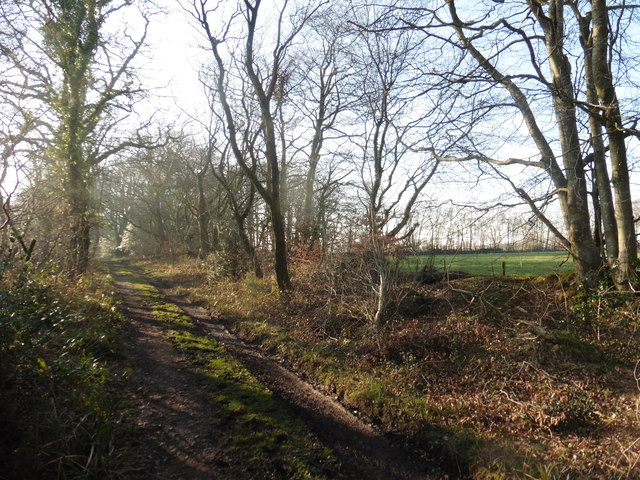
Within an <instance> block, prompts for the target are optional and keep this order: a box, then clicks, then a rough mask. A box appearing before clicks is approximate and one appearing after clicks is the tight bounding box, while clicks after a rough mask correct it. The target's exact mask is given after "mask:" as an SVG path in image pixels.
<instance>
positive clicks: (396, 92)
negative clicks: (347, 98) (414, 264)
mask: <svg viewBox="0 0 640 480" xmlns="http://www.w3.org/2000/svg"><path fill="white" fill-rule="evenodd" d="M375 13H376V9H375V8H371V9H370V8H369V7H367V6H364V7H360V8H359V9H357V10H356V23H358V24H361V25H362V24H371V22H370V21H369V18H370V17H369V16H371V15H375ZM387 26H388V25H383V24H381V23H380V21H377V22H376V30H375V31H372V30H371V29H369V30H368V31H367V30H361V31H360V32H359V33H358V35H357V37H358V40H359V41H358V43H357V44H354V45H358V46H360V48H359V49H357V52H358V53H357V54H356V55H357V56H358V57H359V62H360V63H359V71H358V75H357V78H359V79H360V80H361V82H362V83H361V84H360V90H361V91H362V92H363V94H362V97H361V98H360V101H359V103H360V108H358V109H357V110H356V115H357V118H358V119H361V120H360V125H359V126H360V128H361V129H362V130H361V132H362V135H361V137H360V138H359V139H356V140H355V142H356V143H357V144H358V151H357V157H356V158H357V159H358V160H357V162H358V166H357V170H358V171H359V176H360V184H359V185H358V186H359V188H361V189H362V192H363V195H362V197H361V201H362V202H363V204H364V207H365V210H366V225H367V230H368V231H367V237H366V243H367V248H368V249H369V250H370V252H369V253H370V257H371V262H372V264H373V267H374V270H375V274H376V276H377V279H376V283H377V287H376V296H377V307H376V311H375V314H374V318H373V322H374V325H375V326H376V328H381V327H382V326H383V323H384V320H385V315H386V313H387V309H388V306H389V303H390V299H389V295H390V293H391V286H392V276H393V268H394V265H393V262H391V261H390V260H389V257H390V256H391V255H392V254H393V253H394V252H393V246H394V245H395V244H396V243H397V241H398V240H402V239H405V238H408V236H409V235H411V233H412V231H413V229H414V228H415V225H412V224H411V219H412V213H413V208H414V205H415V204H416V201H417V200H418V199H419V197H420V195H421V194H422V192H423V191H424V189H425V187H426V186H427V184H428V183H429V181H430V180H431V179H432V178H433V175H434V174H435V171H436V167H437V164H438V162H437V161H436V160H431V161H428V160H427V159H425V158H423V157H424V154H416V153H415V152H414V146H415V142H416V141H417V138H416V125H418V124H421V125H422V126H423V127H424V126H426V125H428V124H427V120H426V116H427V115H428V114H432V113H433V112H428V113H427V112H424V113H418V112H419V111H420V109H421V108H422V107H423V106H424V103H425V102H424V101H423V98H422V94H421V92H420V90H419V89H417V88H416V79H417V78H418V77H419V72H418V71H417V70H416V69H414V68H413V65H419V64H422V63H423V61H424V58H425V52H427V51H428V49H427V48H426V45H425V43H424V42H423V41H422V39H421V38H420V37H419V36H418V35H416V34H415V33H414V32H411V31H393V30H391V29H389V28H386V27H387ZM352 49H353V47H352ZM354 124H357V121H356V122H354ZM425 135H426V136H428V135H429V133H428V131H427V129H425V128H423V130H422V131H420V133H419V137H418V138H420V139H421V138H423V136H425Z"/></svg>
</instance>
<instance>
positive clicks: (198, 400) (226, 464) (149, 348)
mask: <svg viewBox="0 0 640 480" xmlns="http://www.w3.org/2000/svg"><path fill="white" fill-rule="evenodd" d="M137 274H139V273H137ZM114 279H115V285H116V288H117V290H118V293H119V295H120V297H121V298H122V302H123V311H124V313H125V315H126V316H127V318H128V319H129V324H128V327H127V330H128V332H127V336H128V345H129V348H128V350H129V355H130V358H131V362H132V365H135V368H134V372H133V375H132V384H133V387H134V392H133V396H134V398H135V402H136V404H137V406H138V410H139V413H138V414H137V415H136V423H137V425H138V428H139V430H140V438H141V439H142V440H141V450H142V452H143V454H144V456H145V465H144V468H143V470H144V471H145V475H146V478H184V479H191V478H193V479H200V478H217V479H224V478H237V479H240V478H256V477H253V476H252V474H251V468H250V466H247V465H242V464H240V463H238V461H237V460H235V459H234V458H233V455H232V454H230V453H229V452H231V449H230V445H229V442H230V439H229V435H228V434H227V432H225V430H224V425H221V424H220V422H219V421H218V419H217V417H216V414H215V411H211V408H210V406H208V405H207V401H206V391H205V389H204V388H201V380H200V379H199V378H198V375H197V373H195V372H193V371H191V370H190V369H189V368H186V367H185V359H184V358H183V357H181V355H180V354H179V353H178V352H176V350H175V349H174V348H173V346H172V344H171V342H170V341H169V340H168V339H167V338H165V337H164V336H163V334H162V330H161V328H160V326H159V325H158V324H157V323H156V322H155V321H154V315H153V311H152V309H151V308H150V307H149V306H148V305H146V304H145V303H146V302H145V299H144V298H143V297H141V296H140V294H138V293H137V292H136V290H135V288H134V287H133V286H132V285H130V284H129V283H128V282H127V281H126V279H125V278H124V277H121V276H118V275H117V274H115V273H114ZM147 280H148V281H149V282H150V283H152V284H153V285H154V286H155V287H156V288H157V289H158V290H159V291H160V292H161V293H162V294H163V295H165V297H166V299H167V300H168V301H170V302H172V303H174V304H175V305H177V306H179V307H180V308H181V309H182V310H183V311H184V312H185V313H186V314H187V315H188V316H189V317H191V319H192V320H193V321H194V323H195V324H196V325H198V326H199V327H200V328H201V329H202V330H203V331H204V332H205V333H206V335H207V336H209V337H211V338H213V339H214V340H216V341H217V342H219V343H220V344H222V345H223V346H224V347H225V348H226V349H227V350H228V351H229V352H230V353H231V354H232V355H233V356H235V357H236V358H237V359H239V360H240V361H241V362H242V363H243V364H244V365H245V367H246V368H247V369H248V370H249V371H250V372H251V373H252V374H253V375H254V376H255V377H256V378H257V379H258V380H259V381H260V382H262V383H263V384H264V385H266V386H267V388H268V389H269V390H270V391H271V392H273V394H274V395H275V396H277V397H278V398H280V399H282V401H284V402H285V403H286V404H287V406H288V407H289V409H290V410H291V415H294V416H296V417H298V418H301V419H302V420H303V421H304V422H305V424H306V425H307V426H308V428H309V429H310V430H311V431H312V432H313V433H315V435H316V436H317V437H318V438H319V439H320V441H322V443H323V444H324V445H326V446H328V447H330V448H331V449H332V450H333V452H334V454H335V455H336V457H337V458H338V460H339V462H340V463H341V468H340V476H341V477H343V478H353V479H381V480H382V479H384V480H387V479H433V478H441V475H439V474H437V473H433V467H432V466H430V465H428V464H427V463H426V462H425V461H423V460H422V459H421V458H420V457H419V456H418V455H417V454H415V453H412V452H410V451H409V450H407V449H406V448H404V447H403V446H402V445H400V444H398V443H396V442H392V441H391V440H390V439H389V438H387V437H385V436H384V435H383V434H382V433H381V432H379V431H378V430H377V429H376V428H375V427H374V426H372V425H370V424H369V423H367V422H366V421H364V420H362V419H361V418H359V417H358V416H356V415H354V414H353V413H352V412H351V411H349V410H348V409H346V408H345V407H344V406H343V405H341V404H340V403H339V402H337V401H336V400H334V399H333V398H331V397H329V396H327V395H325V394H323V393H322V392H320V391H318V390H317V389H315V388H314V387H313V386H311V385H310V384H309V383H307V382H305V381H304V380H302V379H301V378H299V377H298V376H297V375H295V374H294V373H292V372H291V371H289V370H287V369H286V368H285V367H284V366H282V365H281V364H279V363H278V362H277V361H275V360H274V359H272V358H269V357H268V356H266V355H265V354H263V353H262V352H260V351H259V350H258V349H257V347H256V346H254V345H250V344H247V343H245V342H243V341H242V340H241V339H239V338H237V337H236V336H234V335H233V334H231V333H230V332H228V331H227V330H226V329H225V328H224V326H223V325H222V324H221V323H220V322H219V321H217V320H215V319H212V318H211V316H210V315H209V312H207V311H206V310H205V309H203V308H202V307H199V306H196V305H194V304H192V303H191V302H189V301H188V300H187V299H186V298H184V297H181V296H177V295H174V294H173V293H172V292H171V290H170V289H168V288H166V287H165V286H163V285H160V284H158V283H157V282H154V281H153V280H152V279H149V278H147ZM145 475H142V476H143V477H144V476H145Z"/></svg>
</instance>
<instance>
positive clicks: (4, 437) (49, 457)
mask: <svg viewBox="0 0 640 480" xmlns="http://www.w3.org/2000/svg"><path fill="white" fill-rule="evenodd" d="M119 349H120V317H119V315H118V314H117V312H116V309H115V304H114V300H113V295H112V293H111V291H110V290H109V284H108V282H107V281H106V279H105V277H104V276H102V275H99V274H87V275H85V276H84V277H83V278H82V279H80V280H79V281H75V282H73V283H72V282H70V281H69V280H66V279H64V278H63V277H57V276H55V275H47V274H42V273H37V272H33V271H29V270H27V269H25V268H18V267H11V266H9V265H4V266H2V267H1V268H0V465H2V467H1V468H0V478H2V479H7V480H8V479H44V478H52V479H55V478H64V479H81V478H82V479H91V478H93V479H107V478H126V477H127V475H128V473H130V471H129V468H130V466H131V465H132V463H131V458H132V453H131V450H130V448H129V446H128V445H127V439H128V438H129V436H128V434H129V430H128V427H127V426H126V422H125V419H126V405H125V404H124V400H123V398H122V397H121V396H120V395H119V394H118V393H116V392H117V391H118V390H119V385H121V384H122V382H123V381H124V377H125V370H124V369H123V368H122V367H121V366H120V365H118V362H117V358H118V354H119Z"/></svg>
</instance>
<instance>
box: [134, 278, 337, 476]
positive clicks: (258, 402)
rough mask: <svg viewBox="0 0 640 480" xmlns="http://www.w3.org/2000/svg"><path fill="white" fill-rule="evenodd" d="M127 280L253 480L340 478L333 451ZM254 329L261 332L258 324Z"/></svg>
mask: <svg viewBox="0 0 640 480" xmlns="http://www.w3.org/2000/svg"><path fill="white" fill-rule="evenodd" d="M127 278H128V279H129V280H132V281H131V283H132V284H134V285H135V286H136V288H137V289H138V291H139V292H140V293H141V294H142V295H144V297H145V299H146V300H147V301H150V302H151V303H152V308H153V311H154V314H155V316H156V318H157V319H158V321H159V322H160V323H161V324H162V326H163V329H164V331H165V334H166V335H167V336H168V337H169V338H170V339H171V340H172V341H173V342H174V344H175V345H176V347H177V348H179V349H180V350H181V351H182V352H183V353H184V354H186V355H187V356H188V357H189V358H190V360H191V364H192V365H193V368H194V369H195V370H196V371H197V372H198V373H200V374H201V375H202V377H203V378H204V379H205V380H206V381H207V385H208V398H209V399H210V402H211V408H212V409H214V410H215V412H216V416H217V417H219V418H221V419H224V421H225V422H226V423H227V424H228V425H229V428H230V430H231V432H232V439H231V440H232V443H233V445H234V448H235V450H236V451H237V453H238V454H239V455H240V456H241V457H243V458H244V462H245V463H246V464H247V465H248V468H249V469H250V470H251V471H252V472H253V475H254V476H255V477H256V478H291V479H309V478H314V479H315V478H317V479H323V478H341V473H340V466H339V464H338V462H337V461H336V459H335V457H334V455H333V453H332V452H331V450H330V449H328V448H327V447H325V446H324V445H322V444H321V443H320V442H319V441H318V440H317V438H316V437H315V436H313V435H312V434H311V433H309V432H308V429H307V428H306V426H305V425H304V424H303V423H302V422H301V421H300V420H298V419H296V418H294V417H291V416H290V413H289V410H288V409H287V407H286V406H285V405H284V404H282V403H281V402H280V401H279V400H277V399H276V398H274V397H273V395H272V393H271V392H270V391H269V390H268V389H267V388H266V387H265V386H264V385H262V384H261V383H260V382H259V381H258V380H256V379H255V377H253V376H252V375H251V374H250V373H249V372H248V371H247V370H246V368H245V367H244V366H243V365H242V364H241V363H240V362H239V361H238V360H236V359H235V358H234V357H232V356H231V355H230V354H229V353H228V352H227V351H226V350H225V349H224V347H223V346H222V345H220V344H219V343H218V342H216V341H215V340H213V339H211V338H208V337H207V336H206V335H205V334H203V333H202V332H201V330H200V329H199V328H198V327H197V326H195V325H194V324H193V323H192V321H191V319H190V317H189V316H187V315H186V314H184V313H183V312H182V310H181V309H180V308H179V307H177V306H176V305H174V304H171V303H167V302H166V301H165V300H164V297H163V296H162V295H161V294H160V293H159V292H158V291H157V290H156V289H155V288H154V287H153V286H151V285H150V284H149V283H148V282H146V281H145V280H144V279H143V278H141V277H136V276H135V275H132V274H131V273H130V272H129V273H128V276H127ZM253 328H254V330H255V332H260V330H261V327H260V323H255V324H254V325H253Z"/></svg>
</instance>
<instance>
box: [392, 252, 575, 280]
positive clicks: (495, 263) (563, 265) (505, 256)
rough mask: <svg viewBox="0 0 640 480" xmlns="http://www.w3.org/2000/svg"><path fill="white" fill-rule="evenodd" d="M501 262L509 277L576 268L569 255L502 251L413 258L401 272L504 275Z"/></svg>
mask: <svg viewBox="0 0 640 480" xmlns="http://www.w3.org/2000/svg"><path fill="white" fill-rule="evenodd" d="M502 262H505V272H506V274H507V276H525V275H548V274H550V273H561V272H571V271H573V268H574V267H573V261H572V260H571V258H569V257H568V255H567V253H566V252H508V253H506V252H502V253H459V254H447V255H419V256H413V257H409V258H407V259H406V260H404V261H403V265H402V269H403V270H405V271H419V270H422V269H423V268H424V267H425V266H429V267H433V268H434V269H436V270H440V271H461V272H465V273H469V274H471V275H502Z"/></svg>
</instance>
